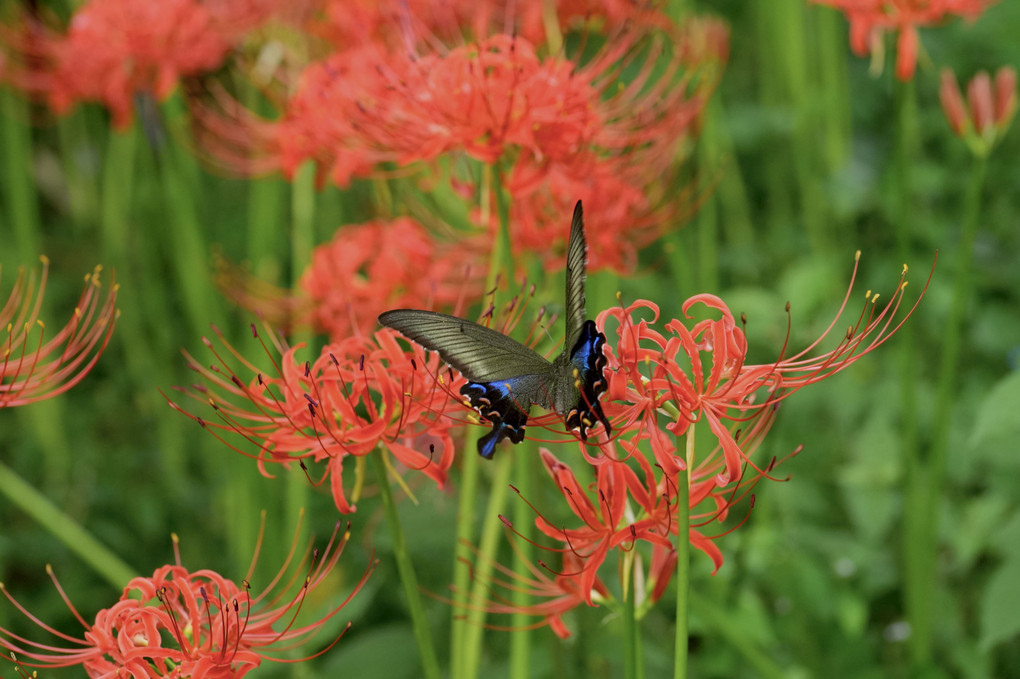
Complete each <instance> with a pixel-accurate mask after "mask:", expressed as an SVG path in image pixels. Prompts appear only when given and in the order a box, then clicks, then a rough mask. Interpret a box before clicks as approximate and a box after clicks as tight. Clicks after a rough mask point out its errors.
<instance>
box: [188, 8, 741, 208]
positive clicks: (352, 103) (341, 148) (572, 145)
mask: <svg viewBox="0 0 1020 679" xmlns="http://www.w3.org/2000/svg"><path fill="white" fill-rule="evenodd" d="M697 25H698V26H702V25H703V24H697ZM706 30H707V29H706ZM714 34H716V35H718V31H715V33H714ZM649 35H652V36H653V37H652V38H648V36H649ZM656 35H657V34H654V33H652V32H650V31H648V30H637V29H633V28H631V29H629V30H626V31H622V32H618V33H614V34H613V35H611V36H608V37H607V39H606V42H605V45H604V47H603V48H602V49H601V50H600V51H599V52H598V53H597V54H596V56H595V57H594V58H592V59H591V60H590V61H588V62H586V63H584V64H583V65H578V64H576V63H574V62H573V61H571V60H569V59H566V58H563V57H562V56H556V57H548V58H544V59H542V58H539V56H538V53H537V51H536V47H535V46H534V45H533V44H532V43H531V42H529V41H528V40H527V39H525V38H523V37H520V36H516V37H512V36H510V35H506V34H496V35H491V36H487V37H484V36H483V37H482V38H480V39H479V42H478V44H470V45H461V46H457V47H454V48H452V49H448V50H447V49H444V48H442V47H441V46H435V45H430V48H431V49H430V50H429V51H428V52H425V53H421V54H417V53H409V51H408V50H406V49H405V50H400V51H388V50H387V49H385V48H384V47H381V46H380V45H378V44H376V43H369V44H365V45H359V46H358V47H355V48H347V49H345V50H344V51H342V52H338V53H336V54H334V55H332V56H330V57H329V58H327V59H324V60H323V61H320V62H317V63H314V64H312V65H310V66H309V67H308V68H307V69H305V71H304V73H303V74H302V76H301V79H300V82H299V83H298V85H297V87H296V88H295V90H294V92H295V93H294V95H293V96H292V97H291V98H290V99H289V101H288V102H287V103H286V111H285V113H284V115H283V117H282V118H281V119H280V120H279V121H278V122H273V123H270V122H266V121H261V120H259V119H258V118H257V117H255V116H253V115H252V114H250V113H248V112H247V111H245V110H244V109H243V108H242V107H240V106H239V105H238V104H237V102H235V101H233V100H232V99H230V98H229V97H227V96H226V95H223V94H222V93H220V96H219V104H220V106H219V108H220V111H219V112H215V111H213V110H211V109H208V108H204V107H201V106H200V107H198V108H197V109H196V117H197V119H198V121H199V125H200V128H203V129H206V130H208V131H209V133H210V134H209V135H208V136H209V138H210V141H214V142H215V141H216V140H217V139H219V141H218V142H217V143H214V144H213V145H212V146H210V148H209V149H207V152H208V153H209V154H210V155H212V156H213V158H218V159H219V161H220V163H221V164H222V165H223V166H224V167H225V168H227V169H235V170H237V171H238V172H241V173H245V174H250V173H259V172H265V171H268V170H270V169H280V170H282V171H283V172H284V173H285V174H288V175H290V174H292V173H293V172H294V170H295V169H296V167H297V166H298V165H300V164H301V163H302V162H304V161H306V160H314V161H315V162H316V164H317V165H318V167H319V169H320V178H321V177H324V176H325V175H326V174H327V173H328V174H329V175H330V176H331V177H332V179H333V181H334V182H335V183H337V184H338V185H341V186H343V185H345V184H346V183H347V182H349V181H350V179H351V178H352V177H358V176H365V175H366V174H369V173H375V172H378V169H377V168H378V167H379V165H380V164H381V163H392V164H394V165H395V166H396V167H397V168H400V171H405V172H406V171H410V170H411V169H413V166H414V165H415V164H417V163H421V162H430V161H432V160H434V159H436V158H437V157H439V156H440V155H443V154H450V153H460V154H466V155H467V156H469V157H471V158H474V159H476V160H478V161H480V162H483V163H487V164H495V163H496V162H497V161H499V160H506V161H508V163H510V164H511V165H512V168H511V169H510V171H509V173H508V175H507V186H508V188H510V189H511V192H512V193H514V194H515V196H517V195H526V193H527V192H529V191H531V190H534V189H535V188H537V187H538V186H540V185H541V184H542V181H543V179H544V177H545V176H546V174H547V173H548V172H549V171H550V170H551V169H553V168H561V170H562V171H570V172H571V173H572V176H575V177H577V178H581V177H584V176H585V175H586V172H587V171H588V167H589V165H590V164H591V162H592V160H593V156H592V154H594V157H606V156H610V157H617V158H620V159H621V162H623V163H624V165H623V166H621V168H617V172H618V174H621V175H622V176H624V177H626V178H630V176H631V175H635V174H640V175H641V176H642V177H644V178H646V179H647V178H649V177H652V176H658V175H659V174H661V172H659V170H661V168H662V167H663V166H665V165H668V164H672V163H673V162H674V160H675V155H676V150H677V149H678V148H680V146H681V145H682V144H683V143H684V142H685V141H686V139H687V136H686V135H685V131H686V129H687V128H688V127H689V126H690V123H691V122H692V120H693V119H694V118H695V116H696V115H697V113H698V111H700V109H701V107H702V106H703V104H704V99H705V97H706V95H707V93H709V92H710V91H711V89H712V87H714V84H715V82H716V80H717V79H718V71H719V70H720V69H718V68H713V69H711V72H709V70H708V69H704V68H701V67H702V66H704V65H705V64H707V63H709V62H711V63H712V64H713V65H718V64H719V63H721V61H722V59H721V58H720V55H719V45H718V42H719V41H718V40H716V41H712V42H711V45H712V46H711V47H707V46H705V45H706V44H707V43H706V41H704V40H694V39H692V38H691V37H690V36H689V35H688V34H687V33H684V32H683V31H672V32H670V33H668V34H666V35H664V36H660V37H655V36H656ZM674 41H676V42H678V43H679V45H680V46H679V47H675V48H673V47H670V45H672V44H673V42H674ZM695 55H696V56H695ZM710 55H711V56H710ZM695 59H697V60H700V61H697V63H695ZM624 71H634V72H633V73H632V74H629V76H628V80H627V81H626V82H624V81H621V79H620V76H621V74H622V73H623V72H624ZM660 71H661V73H660ZM695 72H697V73H698V77H695V75H694V74H695ZM223 114H225V115H223ZM571 168H572V169H571ZM638 168H640V170H639V169H638Z"/></svg>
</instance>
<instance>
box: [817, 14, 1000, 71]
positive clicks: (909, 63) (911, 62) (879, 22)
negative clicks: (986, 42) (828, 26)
mask: <svg viewBox="0 0 1020 679" xmlns="http://www.w3.org/2000/svg"><path fill="white" fill-rule="evenodd" d="M812 1H813V2H816V3H818V4H820V5H828V6H830V7H834V8H836V9H838V10H841V11H842V12H843V13H844V14H846V18H847V20H848V21H849V22H850V46H851V47H852V48H853V50H854V52H855V53H856V54H857V55H859V56H863V55H865V54H868V53H869V52H871V51H872V50H873V49H875V46H876V45H877V44H880V41H881V38H882V33H883V32H885V31H897V32H898V34H899V35H898V38H897V43H896V77H897V78H899V79H900V80H910V79H911V78H912V77H914V69H915V68H916V66H917V51H918V43H919V38H918V35H917V28H918V26H930V25H937V24H940V23H942V22H943V21H945V20H946V19H947V18H948V17H950V16H952V15H958V16H962V17H964V18H967V19H970V20H974V19H977V18H978V17H979V16H980V15H981V13H982V12H984V11H985V8H987V7H988V6H989V5H991V4H992V3H993V2H995V0H812Z"/></svg>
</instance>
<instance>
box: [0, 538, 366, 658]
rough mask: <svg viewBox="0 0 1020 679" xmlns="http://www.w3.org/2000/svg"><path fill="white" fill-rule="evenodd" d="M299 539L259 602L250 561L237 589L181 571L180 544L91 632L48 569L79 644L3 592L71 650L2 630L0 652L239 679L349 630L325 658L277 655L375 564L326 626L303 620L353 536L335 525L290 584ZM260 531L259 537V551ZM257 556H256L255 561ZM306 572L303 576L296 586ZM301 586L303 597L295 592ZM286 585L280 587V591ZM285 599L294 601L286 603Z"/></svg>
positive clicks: (99, 617) (205, 574)
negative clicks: (77, 628) (77, 629)
mask: <svg viewBox="0 0 1020 679" xmlns="http://www.w3.org/2000/svg"><path fill="white" fill-rule="evenodd" d="M297 537H298V536H297V535H295V536H294V542H293V543H292V545H291V549H290V553H289V554H288V556H287V558H286V559H285V560H284V566H283V567H282V568H281V570H280V572H279V573H278V574H277V575H276V577H275V578H273V579H272V580H270V581H269V586H268V587H266V589H264V590H263V591H262V592H261V593H259V594H256V595H253V594H252V593H251V589H252V587H251V585H250V584H249V580H250V579H251V578H252V576H253V574H254V571H255V559H254V558H253V560H252V564H251V567H250V569H249V572H248V576H247V578H246V579H245V580H242V581H241V584H240V585H238V584H236V583H234V582H233V581H231V580H229V579H227V578H225V577H223V576H221V575H219V574H218V573H215V572H214V571H210V570H199V571H194V572H192V571H189V570H188V569H186V568H184V567H183V566H182V565H181V559H180V552H179V550H178V547H177V538H176V536H175V537H174V552H175V556H176V563H175V564H174V565H169V566H163V567H161V568H158V569H156V571H155V572H154V573H153V574H152V576H151V577H147V578H141V577H139V578H134V579H133V580H131V582H129V583H128V584H127V586H126V587H125V588H124V591H123V593H122V594H121V597H120V599H119V600H118V601H117V603H115V604H114V605H113V606H111V607H110V608H107V609H104V610H102V611H99V613H98V614H96V617H95V621H94V622H93V623H92V624H89V623H87V622H86V621H85V618H84V617H83V616H82V615H81V614H80V613H79V612H78V611H77V610H76V609H75V608H74V606H73V605H72V604H71V601H70V600H69V599H68V597H67V595H66V594H64V591H63V589H62V588H61V586H60V584H59V582H57V579H56V576H55V575H54V573H53V571H52V569H50V568H49V567H47V572H48V573H49V575H50V578H51V579H52V580H53V584H54V586H55V587H56V588H57V591H58V592H59V593H60V596H61V598H63V600H64V603H65V604H66V605H67V607H68V608H69V609H70V610H71V613H72V614H73V615H74V617H75V618H77V619H78V621H79V622H80V623H81V625H82V627H84V629H85V632H84V634H83V638H81V639H77V638H74V637H72V636H70V635H67V634H64V633H62V632H59V631H57V630H55V629H53V628H52V627H50V626H49V625H47V624H46V623H45V622H43V621H42V620H40V619H39V618H37V617H36V616H35V615H33V614H32V613H30V612H29V611H28V610H27V609H25V608H24V607H23V606H22V605H21V604H19V603H18V602H17V600H15V599H14V597H13V596H12V595H11V594H10V592H8V591H7V589H6V588H5V587H3V586H2V585H0V591H2V592H3V594H4V596H5V597H6V598H7V600H8V601H10V603H11V604H12V605H14V607H15V608H17V609H18V610H19V611H21V612H22V613H23V614H24V615H25V616H27V617H28V618H29V619H30V620H32V621H33V622H34V623H36V624H37V625H39V627H41V628H42V629H44V630H45V631H47V632H49V633H50V634H52V635H54V636H56V637H59V638H60V640H61V642H62V643H66V644H70V647H60V646H54V645H51V644H45V643H39V642H35V641H31V640H30V639H27V638H25V637H22V636H18V635H14V634H12V633H11V632H9V631H7V630H5V629H3V628H0V647H3V648H5V649H7V650H8V651H10V652H11V653H12V654H14V655H15V656H16V657H17V661H18V663H19V664H20V665H23V666H27V667H39V668H54V667H74V666H77V665H81V666H82V668H83V669H84V670H85V672H86V673H87V675H88V676H89V677H113V676H118V677H210V678H212V677H224V678H226V677H243V676H244V675H246V674H247V673H248V672H250V671H251V670H253V669H255V668H256V667H258V666H259V665H261V664H262V662H263V661H270V662H287V663H293V662H301V661H302V660H307V659H309V658H312V657H315V656H317V655H320V654H322V653H325V652H326V651H327V650H329V648H331V647H332V646H333V644H335V643H336V642H337V641H339V639H340V636H342V635H343V634H344V632H346V631H347V629H348V628H349V627H350V623H347V626H346V627H344V629H343V630H342V631H341V632H340V636H338V637H337V638H336V639H334V640H333V642H332V643H330V644H329V645H328V646H327V647H326V648H325V649H323V650H321V651H319V652H317V653H314V654H312V655H311V656H308V657H306V658H303V659H300V660H294V659H291V658H288V657H276V656H275V655H271V654H272V653H273V651H274V650H275V651H279V652H282V651H286V650H289V649H292V648H294V647H295V646H298V645H300V644H303V643H306V642H308V641H309V640H310V639H311V638H312V637H313V636H314V635H315V634H316V632H318V631H319V630H320V629H321V628H322V627H323V626H324V625H325V624H326V623H327V622H328V621H329V620H330V619H332V618H333V617H334V616H335V615H336V614H337V613H339V612H340V610H341V609H343V607H344V606H346V605H347V603H348V602H350V600H351V599H352V598H353V597H354V595H355V594H357V593H358V591H359V590H360V589H361V588H362V586H364V584H365V582H366V580H367V579H368V577H369V575H371V573H372V569H373V567H374V565H369V567H368V568H367V569H366V570H365V572H364V574H363V575H362V576H361V579H360V580H359V581H358V582H357V583H356V584H355V585H354V588H353V590H352V591H351V593H350V594H349V595H348V596H347V597H346V598H345V599H344V600H343V601H342V602H340V604H339V605H338V606H336V607H335V608H333V609H332V610H330V611H328V612H327V613H326V614H325V615H324V616H323V617H321V618H319V619H318V620H315V621H313V622H310V623H305V622H302V621H300V619H299V614H300V612H301V609H302V607H303V606H304V605H305V599H306V598H307V597H308V596H309V595H310V594H311V593H312V592H314V591H315V590H316V589H318V588H322V589H325V590H332V585H331V584H330V583H329V582H328V579H329V576H330V572H331V571H332V570H333V567H334V566H335V565H336V563H337V561H338V559H339V558H340V554H341V553H342V552H343V549H344V547H345V546H346V544H347V541H348V540H349V539H350V533H349V532H348V531H346V530H345V531H344V532H343V534H341V533H340V524H339V523H337V526H336V529H335V530H334V531H333V536H332V537H331V538H330V541H329V543H328V544H327V545H326V548H325V549H324V550H323V552H322V554H321V556H320V555H319V553H318V550H314V551H312V552H311V555H310V556H311V559H310V560H309V559H308V557H309V554H308V553H306V554H305V557H304V558H303V559H301V560H300V563H298V565H297V568H296V570H295V572H294V573H293V574H292V575H291V576H289V577H286V576H287V570H288V565H289V564H290V563H291V560H292V558H293V557H294V553H295V550H296V548H297V543H298V539H297ZM261 541H262V531H261V530H260V532H259V543H260V544H261ZM258 553H259V549H258V548H256V550H255V554H256V557H257V555H258ZM305 563H307V564H308V570H307V574H306V575H305V577H304V579H303V580H298V577H299V575H300V571H301V570H302V569H303V568H304V565H305ZM296 582H300V584H299V585H298V588H297V591H296V592H295V591H293V590H292V587H293V585H294V584H295V583H296ZM281 583H284V584H282V586H281ZM287 597H290V598H289V599H288V598H287Z"/></svg>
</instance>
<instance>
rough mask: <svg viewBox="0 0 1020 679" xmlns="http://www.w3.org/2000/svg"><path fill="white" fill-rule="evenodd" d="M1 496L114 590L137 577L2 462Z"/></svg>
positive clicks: (0, 475)
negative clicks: (90, 568)
mask: <svg viewBox="0 0 1020 679" xmlns="http://www.w3.org/2000/svg"><path fill="white" fill-rule="evenodd" d="M0 493H2V494H3V496H4V497H6V498H7V499H9V500H10V501H11V502H12V503H13V504H14V505H15V506H17V507H18V508H20V509H21V510H22V511H23V512H25V513H26V514H28V515H29V516H31V517H32V518H33V519H34V520H35V521H36V522H38V524H39V525H40V526H42V527H43V528H45V529H46V530H47V531H48V532H49V533H51V534H52V535H54V536H55V537H56V538H57V539H58V540H60V541H61V542H63V543H64V544H65V545H67V546H68V548H69V549H71V551H73V552H74V553H75V554H77V555H78V556H80V557H81V558H82V560H83V561H84V562H85V563H87V564H88V565H89V566H91V567H92V568H93V569H94V570H95V571H96V572H97V573H99V574H100V575H101V576H103V578H105V579H106V581H107V582H109V583H110V584H111V585H113V586H114V587H117V588H120V587H123V586H124V585H125V584H127V582H128V581H129V580H131V578H133V577H135V576H136V575H137V572H136V571H135V570H134V569H133V568H131V567H130V566H128V565H127V564H126V563H124V562H123V561H121V559H120V557H118V556H117V555H116V554H114V553H113V552H111V551H110V550H109V549H107V548H106V546H105V545H103V544H102V543H101V542H99V540H97V539H96V538H95V537H93V536H92V534H91V533H89V532H88V531H87V530H85V529H84V528H82V527H81V526H80V525H79V524H78V523H77V522H76V521H75V520H74V519H72V518H71V517H70V516H68V515H67V514H65V513H64V512H62V511H61V510H60V508H59V507H57V506H56V505H54V504H53V503H52V502H50V501H49V499H48V498H47V497H46V496H45V495H43V494H42V493H40V492H39V491H37V490H36V489H35V488H33V487H32V486H31V485H29V484H28V483H26V482H25V481H24V479H22V478H21V477H20V476H18V475H17V474H15V473H14V471H12V470H11V468H10V467H8V466H7V465H5V464H3V463H2V462H0Z"/></svg>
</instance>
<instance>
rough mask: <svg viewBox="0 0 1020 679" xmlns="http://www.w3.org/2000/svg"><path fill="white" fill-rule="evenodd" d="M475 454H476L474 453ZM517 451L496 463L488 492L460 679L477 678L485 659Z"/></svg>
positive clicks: (465, 630) (505, 453) (505, 455)
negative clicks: (489, 606) (489, 601)
mask: <svg viewBox="0 0 1020 679" xmlns="http://www.w3.org/2000/svg"><path fill="white" fill-rule="evenodd" d="M471 452H472V453H473V452H474V451H471ZM516 454H517V451H515V452H513V453H511V452H510V451H504V452H503V454H502V455H501V456H499V459H498V460H496V461H495V463H494V465H495V467H496V469H495V472H494V473H493V476H492V487H491V489H490V491H489V504H488V505H487V506H486V507H485V514H484V515H483V516H484V518H483V520H482V537H481V539H480V540H479V542H478V559H477V561H476V563H475V568H474V583H473V584H472V586H471V597H470V599H469V601H470V602H471V604H472V605H471V606H470V607H469V608H468V612H467V616H466V618H467V619H466V621H465V622H466V625H465V628H464V638H463V647H462V649H461V650H462V652H463V653H464V662H463V665H462V674H461V679H474V678H475V677H477V676H478V667H479V665H480V661H481V656H482V632H483V630H484V625H485V616H486V612H485V610H484V606H482V605H480V604H481V602H483V601H485V600H486V598H487V595H488V592H489V586H490V584H491V583H492V569H493V564H495V563H496V555H497V552H498V551H499V540H500V539H501V538H502V537H503V530H502V527H503V522H502V521H500V520H499V516H500V514H502V513H503V510H504V507H505V506H506V496H507V491H508V486H509V484H510V468H511V463H512V462H513V458H514V456H515V455H516Z"/></svg>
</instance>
